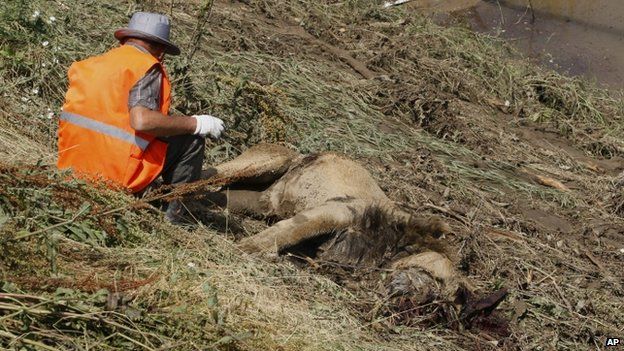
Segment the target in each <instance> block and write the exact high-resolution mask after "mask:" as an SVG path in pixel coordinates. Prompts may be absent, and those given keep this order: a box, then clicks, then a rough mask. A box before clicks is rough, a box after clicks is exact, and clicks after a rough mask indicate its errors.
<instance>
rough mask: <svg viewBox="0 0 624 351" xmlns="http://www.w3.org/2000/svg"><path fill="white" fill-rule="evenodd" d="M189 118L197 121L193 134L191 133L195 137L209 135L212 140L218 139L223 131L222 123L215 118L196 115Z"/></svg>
mask: <svg viewBox="0 0 624 351" xmlns="http://www.w3.org/2000/svg"><path fill="white" fill-rule="evenodd" d="M191 117H193V118H195V120H196V121H197V127H195V133H193V134H195V135H201V136H206V135H210V136H211V137H213V138H214V139H218V138H219V137H220V136H221V133H223V130H224V129H225V126H224V125H223V121H222V120H221V119H219V118H217V117H213V116H211V115H196V116H191Z"/></svg>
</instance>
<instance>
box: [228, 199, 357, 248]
mask: <svg viewBox="0 0 624 351" xmlns="http://www.w3.org/2000/svg"><path fill="white" fill-rule="evenodd" d="M364 207H365V204H364V203H362V202H359V201H353V202H349V203H340V202H326V203H324V204H323V205H321V206H318V207H315V208H312V209H309V210H306V211H303V212H301V213H299V214H297V215H296V216H294V217H292V218H289V219H286V220H283V221H280V222H277V223H275V224H274V225H273V226H271V227H269V228H267V229H266V230H264V231H262V232H260V233H258V234H256V235H254V236H252V237H249V238H245V239H243V240H241V242H240V244H239V247H240V248H241V249H242V250H243V251H246V252H249V253H253V252H270V253H279V252H280V251H282V250H284V249H286V248H288V247H292V246H294V245H296V244H299V243H301V242H303V241H306V240H309V239H312V238H314V237H317V236H319V235H322V234H325V233H329V232H331V231H334V230H340V229H345V228H347V227H348V226H349V225H350V224H352V223H353V221H354V219H355V216H356V215H357V214H358V213H361V212H362V211H363V210H364Z"/></svg>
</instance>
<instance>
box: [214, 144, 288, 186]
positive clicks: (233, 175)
mask: <svg viewBox="0 0 624 351" xmlns="http://www.w3.org/2000/svg"><path fill="white" fill-rule="evenodd" d="M297 156H299V154H298V153H297V152H295V151H293V150H291V149H289V148H287V147H284V146H281V145H275V144H258V145H255V146H252V147H251V148H249V149H248V150H246V151H245V152H243V153H242V154H240V155H239V156H238V157H236V158H234V159H233V160H231V161H228V162H224V163H222V164H220V165H218V166H216V167H213V168H210V169H208V170H206V171H205V172H204V175H205V177H217V178H223V179H230V180H231V182H232V183H243V184H267V183H271V182H273V181H275V180H276V179H278V178H279V177H281V176H282V175H283V174H284V173H285V172H286V171H287V170H288V168H289V167H290V165H291V164H292V162H293V160H294V159H295V158H296V157H297Z"/></svg>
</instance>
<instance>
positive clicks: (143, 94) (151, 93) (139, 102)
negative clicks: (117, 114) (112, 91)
mask: <svg viewBox="0 0 624 351" xmlns="http://www.w3.org/2000/svg"><path fill="white" fill-rule="evenodd" d="M126 45H130V46H132V47H134V48H137V49H138V50H140V51H142V52H145V53H149V52H148V51H147V50H145V49H144V48H142V47H140V46H138V45H135V44H132V43H128V44H126ZM162 77H163V74H162V72H161V70H160V66H158V65H154V67H152V68H150V69H149V71H147V73H145V76H143V78H141V79H139V81H138V82H136V84H135V85H134V86H133V87H132V89H131V90H130V94H129V96H128V110H130V109H131V108H133V107H135V106H143V107H145V108H148V109H150V110H153V111H157V110H159V108H160V91H161V88H162Z"/></svg>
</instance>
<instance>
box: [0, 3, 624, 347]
mask: <svg viewBox="0 0 624 351" xmlns="http://www.w3.org/2000/svg"><path fill="white" fill-rule="evenodd" d="M140 9H142V10H155V11H159V12H164V13H167V14H171V15H172V17H173V22H174V40H175V41H176V42H178V43H180V46H181V47H182V48H183V54H182V55H181V56H179V57H175V58H168V59H167V61H166V65H167V67H168V70H169V73H170V74H171V76H172V78H173V81H174V89H175V91H174V93H175V95H174V111H173V112H174V113H201V112H205V113H213V114H214V115H216V116H220V117H223V118H224V119H225V120H226V124H227V125H228V126H229V130H228V135H227V137H226V138H225V140H223V141H222V142H219V143H213V144H210V145H209V146H210V147H209V148H208V151H207V163H208V164H214V163H217V162H220V161H223V160H225V159H228V158H230V157H232V156H234V155H236V154H238V153H240V151H241V150H243V149H244V148H245V147H247V146H249V145H253V144H255V143H257V142H260V141H267V142H282V143H286V144H290V145H292V146H294V147H296V148H297V149H299V150H300V151H302V152H318V151H325V150H331V151H337V152H341V153H345V154H348V155H350V156H351V157H353V158H354V159H358V160H361V161H362V162H363V163H365V164H366V165H367V168H368V169H369V170H370V171H371V172H372V173H373V174H374V175H375V176H376V177H377V179H378V180H379V182H380V184H381V185H382V187H383V189H384V190H385V191H386V192H387V193H388V194H389V196H390V197H391V198H393V199H394V200H396V201H400V202H404V203H406V204H407V205H409V206H411V207H413V208H417V209H419V210H421V211H423V212H426V211H434V212H435V211H436V210H435V208H438V209H439V208H443V209H444V210H445V211H446V212H445V213H442V214H445V215H448V216H449V221H450V222H451V224H452V226H453V229H454V231H455V234H454V235H453V237H451V238H448V239H447V240H448V242H449V246H450V247H451V248H452V249H451V250H450V251H451V252H453V254H454V255H455V257H453V259H454V260H455V261H456V262H457V265H458V266H459V267H461V269H462V270H463V273H464V274H465V275H466V276H468V277H470V278H471V279H472V280H473V281H474V285H475V288H477V289H478V290H489V289H493V288H498V287H499V286H502V285H504V286H508V287H510V288H511V290H512V293H511V295H510V297H509V299H508V301H506V302H505V303H504V304H503V306H501V309H502V314H503V315H504V316H505V318H506V319H509V320H510V321H511V330H512V335H511V336H509V337H508V338H506V339H505V340H488V339H487V338H484V337H483V336H482V335H480V334H479V331H476V332H471V331H463V330H462V331H460V330H453V329H449V328H447V327H446V326H445V325H434V326H427V327H425V326H422V327H419V326H418V325H417V324H414V325H415V326H410V327H407V326H396V325H392V324H391V323H389V322H388V320H389V319H391V318H389V316H387V315H371V313H370V307H371V306H375V305H377V304H381V303H383V301H380V297H379V296H377V295H375V294H374V293H372V292H367V291H358V290H353V289H352V288H349V287H345V286H341V285H339V284H337V283H335V282H333V281H331V280H330V279H329V278H328V277H324V276H322V275H319V274H316V273H315V271H314V270H313V269H312V268H310V269H299V268H296V267H294V266H293V265H292V264H290V263H288V262H287V261H282V260H277V262H266V261H263V260H260V259H257V258H253V257H248V256H245V255H243V254H242V253H240V252H239V251H238V250H237V249H236V247H235V245H234V244H233V241H232V240H231V239H230V238H231V236H232V235H231V232H230V231H229V230H228V229H227V228H226V229H225V230H224V229H223V228H220V227H218V226H217V225H216V224H215V225H211V223H204V224H203V225H200V226H199V228H197V229H194V230H189V231H187V230H184V229H180V228H176V227H172V226H170V225H168V224H165V223H163V220H162V215H161V214H160V213H159V211H158V210H156V209H155V208H153V207H151V206H149V205H147V204H145V203H142V202H137V201H136V200H135V199H133V198H131V197H129V196H126V195H124V194H119V193H116V192H113V191H111V190H108V189H105V188H104V187H94V186H93V185H89V184H84V183H82V182H79V181H75V180H71V179H70V178H69V177H68V176H67V175H66V174H62V173H58V172H56V171H55V170H54V162H55V156H54V153H55V138H56V135H55V128H56V124H57V121H56V118H55V117H54V116H55V115H57V114H58V112H59V111H60V107H61V106H62V102H63V95H64V92H65V89H66V77H65V75H66V72H67V69H68V67H69V65H70V64H71V63H72V62H73V61H76V60H79V59H82V58H85V57H87V56H90V55H93V54H97V53H102V52H104V51H106V50H107V49H108V48H110V47H113V46H114V45H116V43H115V42H114V38H113V36H112V32H113V31H114V30H115V29H116V28H119V27H122V26H123V25H124V24H125V23H126V22H127V20H128V19H129V15H130V14H131V13H132V12H134V11H136V10H140ZM411 11H412V10H410V7H408V6H405V7H396V8H392V9H387V10H383V9H381V7H380V6H379V5H378V4H377V3H375V2H371V1H363V0H360V1H358V0H352V1H345V2H338V3H335V2H327V1H320V2H319V1H290V2H285V1H271V0H267V1H241V2H229V1H228V2H223V3H222V2H218V3H215V4H213V3H212V1H201V2H200V1H194V2H193V1H190V2H184V1H175V0H174V1H164V0H163V1H157V0H152V1H139V0H133V1H122V0H113V1H100V0H95V1H86V0H71V1H43V0H35V1H21V0H9V1H7V2H5V3H4V4H2V5H0V74H1V75H0V77H2V84H0V156H1V161H0V252H2V255H0V347H6V348H9V349H27V350H28V349H33V350H39V349H42V350H43V349H54V350H56V349H59V350H60V349H111V350H114V349H118V350H125V349H137V350H143V349H147V350H167V349H171V350H195V349H208V350H210V349H219V350H263V349H271V350H430V349H437V348H440V349H441V348H444V349H450V350H454V349H457V350H460V349H470V348H475V349H488V348H494V347H495V346H493V343H492V341H498V342H500V345H499V346H501V347H507V348H509V349H539V348H540V347H541V348H543V349H548V348H556V349H562V350H578V349H595V348H596V347H597V346H596V345H598V344H599V343H600V342H601V340H602V339H601V338H602V337H604V336H605V335H607V334H608V335H615V334H614V333H617V332H618V331H621V330H622V328H623V327H624V319H623V318H624V317H623V316H622V315H618V314H617V313H616V311H618V310H621V309H622V307H624V298H622V296H624V291H623V290H622V286H621V281H622V278H623V277H622V272H621V271H622V270H621V259H622V258H621V257H622V256H621V254H618V253H617V252H618V251H617V250H616V249H614V246H613V245H614V244H613V242H616V244H617V243H618V242H619V243H620V248H621V229H618V228H624V219H623V218H622V217H621V213H619V212H618V209H619V207H617V203H616V202H614V201H617V199H620V198H621V195H620V194H622V188H621V183H618V182H616V179H615V177H614V175H613V174H611V173H609V172H606V173H596V172H594V171H592V170H591V169H588V168H587V167H585V166H584V159H580V158H579V157H576V156H575V155H573V154H571V153H570V152H568V151H567V150H564V149H559V148H549V147H548V146H543V145H537V144H536V143H531V142H530V140H527V139H525V138H524V137H523V136H522V133H521V130H529V129H530V128H529V127H530V126H533V127H535V126H537V127H539V128H546V129H547V130H548V131H551V132H556V133H558V138H559V139H558V140H561V141H562V142H565V143H566V145H567V146H569V147H571V148H575V149H578V150H580V151H579V153H580V154H582V155H583V157H585V158H595V159H598V158H600V157H605V158H606V159H605V160H601V161H604V162H607V163H608V162H609V159H611V158H612V159H617V158H618V157H621V156H624V144H623V142H622V140H624V123H622V115H623V112H624V111H623V109H624V103H623V102H622V99H621V97H620V96H619V95H618V94H619V93H613V92H606V91H602V90H599V89H597V88H595V87H593V86H590V85H589V84H587V83H585V82H583V81H580V80H577V79H572V78H567V77H563V76H560V75H557V74H554V73H552V72H545V71H542V70H541V69H538V68H536V67H533V66H532V65H530V64H528V63H527V62H525V61H524V60H521V59H518V58H517V55H516V54H515V53H514V52H513V50H511V49H510V48H508V47H507V46H506V45H505V44H504V43H501V42H499V41H497V40H496V39H493V38H489V37H484V36H481V35H476V34H473V33H471V32H469V31H467V30H464V29H459V28H448V29H446V28H440V27H438V26H436V25H434V24H432V23H431V22H429V21H428V20H426V19H423V18H420V17H419V16H417V15H415V14H414V13H413V12H411ZM291 26H295V27H302V28H304V29H305V31H304V33H309V34H311V36H312V38H314V39H317V40H320V41H322V42H323V43H325V44H324V45H320V44H318V42H314V41H313V40H311V39H310V37H308V35H306V34H301V33H299V32H297V31H293V30H289V28H290V27H291ZM332 48H339V49H342V50H347V51H348V52H349V55H351V56H352V57H353V58H354V60H356V61H358V62H360V63H363V64H364V66H365V67H367V68H368V69H369V70H370V71H372V72H375V74H376V77H375V78H372V79H365V78H364V77H362V75H361V74H359V73H358V72H357V71H356V70H354V69H353V67H352V66H350V65H349V64H348V63H346V62H345V61H344V59H341V58H340V57H339V55H337V54H336V52H335V51H332ZM527 172H528V173H527ZM527 174H529V176H527ZM535 174H540V175H544V176H548V177H551V178H555V179H560V180H566V181H567V182H568V183H569V184H571V185H572V186H570V187H571V188H572V191H570V192H563V191H560V190H557V189H553V188H549V187H546V186H544V185H543V184H540V183H539V182H536V181H535V179H534V177H532V175H535ZM618 184H620V185H618ZM609 196H611V197H609ZM424 204H430V205H431V204H433V205H435V206H434V207H433V209H432V207H431V206H429V207H427V206H425V205H424ZM614 206H616V207H614ZM537 209H539V210H540V211H542V212H544V213H547V214H546V215H543V217H539V216H536V215H535V214H534V212H531V211H536V210H537ZM618 213H619V214H620V215H619V216H618ZM225 216H226V217H227V218H228V220H230V219H231V220H236V219H237V218H236V217H234V216H232V217H231V218H230V215H229V214H227V213H226V214H225ZM548 216H550V217H548ZM553 216H554V217H553ZM553 218H564V219H565V221H566V223H569V224H566V225H569V226H571V227H572V229H571V230H570V231H567V232H566V231H563V230H561V228H563V227H562V226H563V224H555V225H553V224H548V221H551V220H553ZM544 223H546V225H545V224H544ZM558 226H559V227H558ZM494 229H496V230H498V231H499V232H503V233H506V234H505V235H508V236H510V237H511V238H512V239H513V240H509V239H505V238H502V239H501V237H500V235H499V234H496V233H497V232H496V231H495V230H494ZM618 230H620V231H619V232H618ZM492 233H495V234H492ZM492 235H499V236H492ZM618 240H619V241H618ZM596 284H597V285H596ZM423 318H425V317H423ZM475 345H476V346H475Z"/></svg>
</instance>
